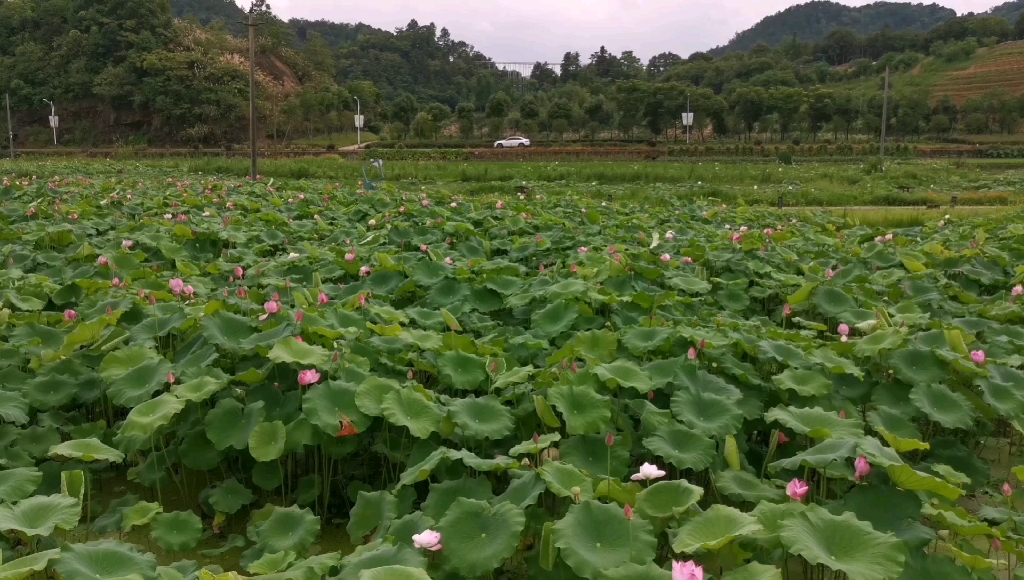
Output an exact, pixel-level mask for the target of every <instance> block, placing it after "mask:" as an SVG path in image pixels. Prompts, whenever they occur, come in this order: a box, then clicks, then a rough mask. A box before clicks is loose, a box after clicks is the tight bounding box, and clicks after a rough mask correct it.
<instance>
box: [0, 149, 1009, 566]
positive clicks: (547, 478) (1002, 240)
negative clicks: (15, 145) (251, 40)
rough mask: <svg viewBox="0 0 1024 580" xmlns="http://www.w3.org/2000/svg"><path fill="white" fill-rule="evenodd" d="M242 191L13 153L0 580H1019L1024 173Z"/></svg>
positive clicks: (346, 180) (663, 174)
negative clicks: (900, 200)
mask: <svg viewBox="0 0 1024 580" xmlns="http://www.w3.org/2000/svg"><path fill="white" fill-rule="evenodd" d="M616 169H618V170H620V171H618V172H616V171H615V170H616ZM244 171H245V166H244V165H242V164H236V163H234V162H229V161H224V162H220V161H209V160H206V161H196V162H191V161H168V162H145V163H134V162H125V161H119V162H113V163H111V162H105V163H101V162H83V163H77V164H75V163H69V162H66V161H65V162H60V163H50V162H37V161H27V162H18V163H7V162H0V259H2V261H3V265H2V267H0V556H2V560H0V580H25V579H30V578H38V579H42V578H59V579H61V580H114V579H119V580H128V579H131V580H193V579H198V580H240V579H244V578H260V579H265V580H318V579H322V578H332V579H339V580H424V579H427V580H429V579H431V578H433V579H435V580H448V579H451V580H456V579H463V578H465V579H471V578H487V579H490V580H520V579H524V580H525V579H531V580H533V579H540V580H543V579H551V580H572V579H577V578H584V579H587V580H711V579H714V580H783V579H785V580H939V579H943V580H971V579H995V578H1000V579H1006V578H1019V577H1020V573H1019V572H1020V569H1019V568H1018V560H1019V558H1020V557H1021V556H1022V555H1024V534H1022V533H1021V531H1020V525H1021V522H1022V515H1021V514H1019V513H1018V512H1017V502H1018V501H1022V507H1024V492H1022V491H1021V489H1022V488H1024V482H1022V479H1021V478H1024V465H1022V464H1024V460H1021V458H1020V451H1021V449H1020V448H1021V443H1022V441H1024V372H1022V371H1021V366H1022V365H1024V330H1022V326H1021V324H1022V322H1024V308H1022V301H1024V287H1022V282H1024V219H1022V218H1024V212H1022V211H1021V210H1020V209H1018V208H1016V207H1012V206H1015V205H1018V204H1019V200H1018V198H1017V196H1018V195H1019V194H1018V193H1017V191H1019V184H1020V183H1021V179H1022V174H1021V172H1020V170H1017V169H1015V168H1012V167H1011V168H1005V167H1004V168H1001V169H997V168H995V167H994V166H993V167H984V166H981V165H977V166H966V167H957V166H955V165H953V164H937V163H936V164H924V163H908V164H896V165H893V166H891V167H889V168H887V169H886V171H885V172H884V173H881V172H872V171H870V169H869V168H865V167H863V166H861V165H849V166H837V165H832V166H829V165H825V164H820V165H806V166H796V167H791V166H775V165H726V164H722V165H716V164H706V165H669V164H663V165H662V164H645V165H644V164H641V165H633V164H620V165H619V166H615V167H613V166H608V165H607V164H576V165H568V166H557V165H547V164H544V165H540V164H535V165H527V164H522V165H513V164H509V165H504V166H499V165H496V164H495V165H488V164H483V165H476V166H464V165H462V164H450V165H445V164H426V163H425V164H412V163H410V164H395V166H393V167H391V166H389V171H390V173H389V177H390V178H391V181H389V182H388V183H387V184H386V185H384V186H383V187H382V188H381V189H379V190H377V191H369V192H364V191H358V192H357V191H356V189H357V188H356V186H355V182H356V180H357V179H358V176H359V173H358V166H354V165H349V164H343V163H338V164H336V165H330V164H328V162H326V161H322V160H321V161H316V162H313V161H309V162H305V161H303V162H287V163H286V162H280V163H267V164H265V165H264V173H265V175H264V176H263V178H262V179H261V180H260V181H258V182H255V183H254V182H250V181H247V180H245V179H244V178H243V177H241V176H242V175H244ZM630 175H632V176H634V177H635V178H636V179H632V180H631V179H629V176H630ZM623 176H625V177H623ZM643 176H646V177H643ZM902 186H908V187H912V188H914V189H915V190H925V191H918V192H916V193H915V191H911V192H910V193H909V194H906V195H911V196H913V195H921V194H925V193H927V194H929V195H930V194H931V193H933V192H934V194H935V195H936V199H939V198H940V197H939V196H940V195H941V199H942V200H943V204H944V205H948V203H947V201H946V200H947V199H948V198H949V196H950V195H961V196H963V195H966V194H969V193H974V194H976V195H977V196H978V198H979V199H995V198H994V197H992V196H995V195H996V194H1000V195H1001V197H999V198H998V199H999V200H1000V201H999V203H997V204H994V205H993V207H992V208H990V209H984V208H982V209H978V208H969V209H958V210H954V209H947V208H945V207H944V208H942V209H940V210H932V211H930V212H929V211H926V210H915V209H901V210H892V209H888V208H881V209H879V208H869V209H849V208H847V209H841V208H842V206H858V205H873V204H872V203H864V201H865V200H867V201H868V202H871V201H872V200H875V198H873V197H871V196H872V195H876V194H877V195H882V194H883V193H884V194H885V195H889V196H894V197H892V199H897V197H895V196H898V195H900V194H901V193H900V192H899V189H898V188H899V187H902ZM791 187H792V188H793V189H790V188H791ZM817 189H821V190H822V193H821V195H820V197H816V196H815V195H812V193H813V194H817V192H816V191H813V190H817ZM766 190H767V191H766ZM809 190H811V191H809ZM790 191H792V192H794V193H792V194H789V193H787V194H786V195H788V196H790V197H788V198H787V199H790V200H794V201H793V202H792V203H791V205H825V206H836V208H840V209H807V208H799V209H783V210H778V209H775V208H774V207H768V206H771V205H774V203H775V199H776V198H777V197H778V195H780V194H781V193H782V192H790ZM844 191H845V192H846V193H845V194H844ZM819 199H820V200H824V201H825V202H826V203H814V202H816V201H817V200H819ZM879 199H881V198H879ZM829 201H832V202H834V203H828V202H829ZM875 201H877V200H875ZM801 202H803V203H801ZM893 205H911V204H893ZM971 205H992V204H985V203H977V204H971ZM862 218H863V219H862Z"/></svg>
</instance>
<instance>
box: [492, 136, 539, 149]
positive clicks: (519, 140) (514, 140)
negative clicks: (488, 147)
mask: <svg viewBox="0 0 1024 580" xmlns="http://www.w3.org/2000/svg"><path fill="white" fill-rule="evenodd" d="M529 146H530V140H529V139H527V138H526V137H509V138H507V139H502V140H501V141H495V142H494V148H495V149H504V148H505V147H529Z"/></svg>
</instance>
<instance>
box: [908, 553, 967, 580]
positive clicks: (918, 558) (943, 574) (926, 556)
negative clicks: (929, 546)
mask: <svg viewBox="0 0 1024 580" xmlns="http://www.w3.org/2000/svg"><path fill="white" fill-rule="evenodd" d="M938 578H941V579H942V580H972V579H974V578H977V576H975V575H974V574H972V573H971V571H970V569H969V568H968V567H967V566H958V565H957V564H956V562H954V561H953V559H952V558H949V557H947V556H944V555H942V554H937V553H925V552H924V551H921V552H910V553H909V554H908V557H907V561H906V567H905V568H904V569H903V573H902V574H901V575H900V577H899V580H937V579H938Z"/></svg>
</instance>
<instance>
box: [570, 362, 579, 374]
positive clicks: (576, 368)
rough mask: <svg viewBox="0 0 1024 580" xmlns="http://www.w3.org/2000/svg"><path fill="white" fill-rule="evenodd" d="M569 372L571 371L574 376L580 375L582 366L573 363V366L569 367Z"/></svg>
mask: <svg viewBox="0 0 1024 580" xmlns="http://www.w3.org/2000/svg"><path fill="white" fill-rule="evenodd" d="M569 370H571V371H572V372H573V374H575V373H578V372H580V366H579V365H578V364H576V363H572V365H570V366H569Z"/></svg>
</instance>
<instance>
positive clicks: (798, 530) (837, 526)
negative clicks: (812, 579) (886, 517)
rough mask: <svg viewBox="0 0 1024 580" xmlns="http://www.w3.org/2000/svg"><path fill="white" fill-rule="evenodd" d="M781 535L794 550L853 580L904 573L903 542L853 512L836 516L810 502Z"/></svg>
mask: <svg viewBox="0 0 1024 580" xmlns="http://www.w3.org/2000/svg"><path fill="white" fill-rule="evenodd" d="M780 537H781V538H782V542H783V544H784V545H785V546H786V549H787V550H789V551H790V552H791V553H793V554H796V555H798V556H802V557H803V558H804V559H805V560H807V561H808V562H810V563H811V564H822V565H824V566H826V567H828V568H830V569H832V570H836V571H842V572H844V573H846V576H847V577H848V578H849V579H850V580H890V579H894V578H897V577H899V575H900V574H901V573H902V572H903V561H904V550H903V547H902V545H901V544H900V541H899V540H897V539H896V537H895V536H893V535H891V534H883V533H881V532H877V531H875V530H874V529H873V528H872V527H871V524H868V523H867V522H862V521H860V520H858V519H857V518H856V516H854V515H853V514H852V513H845V514H842V515H840V516H835V515H832V514H830V513H828V511H826V510H825V509H824V508H821V507H819V506H817V505H810V506H808V507H807V509H806V510H804V511H803V512H801V513H799V514H796V515H794V516H792V517H789V518H787V519H786V521H785V522H784V523H783V524H782V530H781V532H780Z"/></svg>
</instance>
